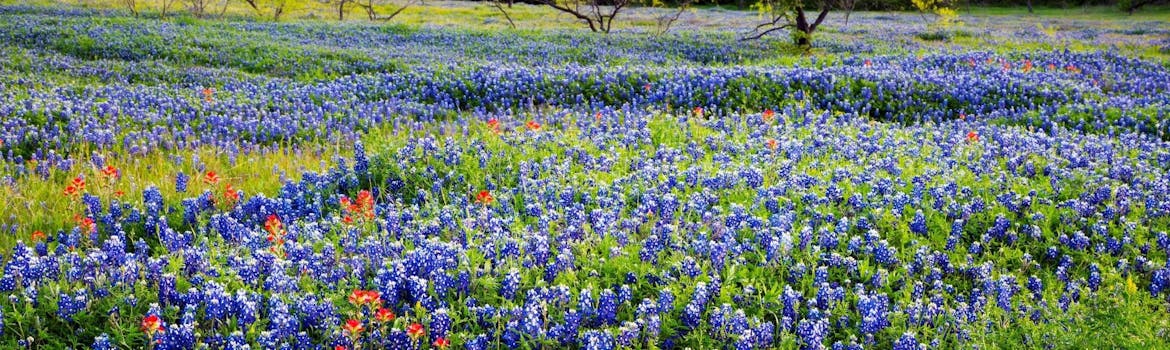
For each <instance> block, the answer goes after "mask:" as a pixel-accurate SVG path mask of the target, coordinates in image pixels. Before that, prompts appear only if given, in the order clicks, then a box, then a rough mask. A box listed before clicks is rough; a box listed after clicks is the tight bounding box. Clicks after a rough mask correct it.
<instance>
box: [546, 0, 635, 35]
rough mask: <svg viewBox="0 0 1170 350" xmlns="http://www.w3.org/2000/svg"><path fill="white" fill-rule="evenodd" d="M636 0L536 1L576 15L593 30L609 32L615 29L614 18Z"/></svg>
mask: <svg viewBox="0 0 1170 350" xmlns="http://www.w3.org/2000/svg"><path fill="white" fill-rule="evenodd" d="M634 1H636V0H608V1H607V0H535V2H536V3H538V4H541V5H546V6H549V7H552V8H554V9H556V10H557V11H561V12H564V13H567V14H570V15H572V16H573V17H576V18H577V19H578V20H581V21H582V22H585V24H588V25H589V30H592V31H593V32H601V33H609V31H610V30H611V29H613V19H614V18H616V17H617V15H618V13H620V12H621V11H622V10H623V9H625V8H626V7H627V6H630V5H632V4H634Z"/></svg>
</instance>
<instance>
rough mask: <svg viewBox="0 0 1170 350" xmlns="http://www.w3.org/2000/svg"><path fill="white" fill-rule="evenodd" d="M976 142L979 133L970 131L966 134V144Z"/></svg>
mask: <svg viewBox="0 0 1170 350" xmlns="http://www.w3.org/2000/svg"><path fill="white" fill-rule="evenodd" d="M978 141H979V133H978V132H974V131H971V132H968V133H967V142H978Z"/></svg>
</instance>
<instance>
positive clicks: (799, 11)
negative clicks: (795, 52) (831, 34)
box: [742, 0, 833, 48]
mask: <svg viewBox="0 0 1170 350" xmlns="http://www.w3.org/2000/svg"><path fill="white" fill-rule="evenodd" d="M813 1H816V3H813V4H805V1H804V0H760V1H759V2H757V3H756V4H755V5H753V6H752V7H755V8H756V9H758V10H759V11H760V13H762V14H764V15H765V16H768V18H770V19H771V20H770V21H768V22H765V23H762V24H760V25H758V26H756V28H755V29H753V30H752V32H750V33H748V34H746V35H745V36H744V37H743V39H742V40H754V39H759V38H762V37H764V36H765V35H768V34H770V33H772V32H775V31H780V30H784V29H788V30H789V32H790V33H791V34H792V40H793V43H795V44H796V46H800V47H803V48H808V47H809V46H811V45H812V34H813V32H816V30H817V27H818V26H820V25H821V23H823V22H824V21H825V17H827V16H828V15H829V10H831V9H832V7H833V4H832V3H830V2H829V1H830V0H813ZM808 5H813V6H815V7H816V9H817V11H818V12H817V16H816V17H815V18H813V20H812V21H809V18H810V17H809V16H808V13H806V12H805V6H808Z"/></svg>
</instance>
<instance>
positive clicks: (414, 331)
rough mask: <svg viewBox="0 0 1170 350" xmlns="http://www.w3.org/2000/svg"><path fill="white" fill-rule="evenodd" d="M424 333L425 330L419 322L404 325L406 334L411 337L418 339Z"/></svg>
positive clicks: (425, 332)
mask: <svg viewBox="0 0 1170 350" xmlns="http://www.w3.org/2000/svg"><path fill="white" fill-rule="evenodd" d="M426 334H427V330H426V329H423V326H422V325H421V324H418V323H411V324H410V326H407V327H406V335H409V336H410V338H412V339H418V338H419V337H422V336H424V335H426Z"/></svg>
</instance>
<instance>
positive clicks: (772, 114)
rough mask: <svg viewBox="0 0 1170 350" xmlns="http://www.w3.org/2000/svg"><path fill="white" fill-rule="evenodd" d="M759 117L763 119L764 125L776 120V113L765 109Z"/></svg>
mask: <svg viewBox="0 0 1170 350" xmlns="http://www.w3.org/2000/svg"><path fill="white" fill-rule="evenodd" d="M760 117H761V118H763V119H764V122H765V123H771V122H772V119H775V118H776V111H773V110H771V109H765V110H764V113H763V114H761V115H760Z"/></svg>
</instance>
